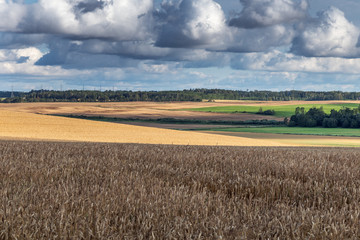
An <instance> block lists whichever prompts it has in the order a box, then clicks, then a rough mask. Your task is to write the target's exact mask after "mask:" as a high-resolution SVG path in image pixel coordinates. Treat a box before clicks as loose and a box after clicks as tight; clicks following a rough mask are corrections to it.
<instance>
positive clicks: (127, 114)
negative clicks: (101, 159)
mask: <svg viewBox="0 0 360 240" xmlns="http://www.w3.org/2000/svg"><path fill="white" fill-rule="evenodd" d="M359 104H360V102H359V101H351V102H350V101H346V102H345V101H326V102H319V101H317V102H316V101H315V102H304V101H290V102H289V101H284V102H264V101H216V102H180V103H179V102H166V103H154V102H127V103H23V104H0V109H2V110H0V123H1V124H0V130H1V131H0V139H24V140H52V141H88V142H118V143H145V144H149V143H150V144H185V145H188V144H191V145H240V146H244V144H245V145H246V146H276V145H278V146H284V145H291V146H345V147H349V146H351V147H353V146H356V147H358V146H360V142H359V141H358V140H357V138H352V139H348V138H347V137H346V136H359V133H358V131H357V129H355V130H349V129H323V128H316V129H315V128H311V129H308V128H301V129H297V128H291V129H289V128H269V129H267V128H252V127H251V128H244V127H246V126H244V125H243V126H242V128H241V129H238V128H237V127H238V126H236V125H231V124H229V123H230V121H247V120H254V119H257V120H261V119H272V120H278V121H281V120H283V118H282V117H274V116H263V115H258V114H252V113H247V114H244V113H237V114H233V113H211V112H193V111H187V110H184V109H199V108H204V107H210V108H214V107H216V108H233V107H237V108H239V107H253V108H254V109H255V110H256V111H257V110H258V109H259V107H260V106H261V107H262V108H263V109H266V108H267V107H268V108H271V109H273V108H275V107H278V108H283V109H285V108H287V109H288V110H287V111H290V110H289V106H292V108H294V107H295V106H306V105H307V106H320V105H322V106H324V109H326V110H329V109H330V108H332V107H333V106H337V107H340V106H347V107H351V106H354V107H355V106H358V105H359ZM4 111H5V112H6V111H9V112H11V113H12V114H16V116H17V117H16V119H17V120H16V121H14V120H13V119H11V117H9V116H11V115H9V114H5V115H8V118H4V117H2V118H1V112H3V113H4ZM34 113H35V114H36V115H34ZM24 114H25V115H24ZM26 114H32V115H31V117H29V118H30V119H37V120H32V121H29V120H26V121H25V120H24V119H25V116H29V115H26ZM43 114H51V115H74V116H89V117H98V116H102V117H109V118H116V119H117V120H116V121H115V120H114V121H115V122H116V123H117V125H116V126H115V125H114V124H113V123H111V124H110V123H109V122H95V121H85V120H80V119H68V118H59V117H56V118H55V117H53V116H43ZM3 115H4V114H3ZM40 118H41V119H47V120H46V121H45V120H41V121H40V120H39V119H40ZM131 119H137V120H135V121H134V120H131ZM159 119H160V120H161V119H174V120H176V119H179V120H180V121H188V120H189V121H190V122H189V123H187V124H180V123H176V122H173V123H171V124H170V123H167V124H166V123H165V124H164V123H163V122H161V121H158V120H159ZM73 120H76V121H73ZM122 120H123V121H122ZM212 120H215V121H220V122H222V121H223V122H227V121H228V122H229V123H228V124H227V125H219V124H216V125H214V124H209V123H206V122H207V121H212ZM4 121H5V123H4ZM64 121H65V122H66V123H65V122H64ZM106 121H113V120H106ZM191 121H200V122H203V123H201V124H200V123H191ZM39 123H41V124H39ZM50 123H51V124H50ZM204 123H206V124H204ZM16 124H18V125H19V126H20V127H18V126H17V125H16ZM109 124H110V125H109ZM229 127H232V129H229ZM219 128H220V129H219ZM221 128H226V129H224V131H227V132H222V131H212V132H206V134H207V135H198V134H199V133H194V132H189V131H187V132H183V131H182V132H179V131H170V132H169V131H165V130H167V129H175V130H196V129H197V130H202V131H204V130H205V129H212V130H222V129H221ZM14 129H15V130H14ZM229 131H232V132H229ZM239 131H241V132H239ZM245 131H246V132H249V133H253V134H250V135H245ZM254 132H255V133H256V132H259V134H255V133H254ZM209 133H211V135H210V136H209ZM274 133H279V134H277V135H274ZM214 134H216V135H215V136H214ZM292 134H295V135H292ZM298 134H312V135H308V136H301V135H298ZM313 134H319V135H326V136H328V137H326V138H314V135H313ZM329 135H331V136H329ZM224 136H231V137H232V138H231V139H230V138H227V139H225V138H224ZM342 136H345V137H342ZM287 140H289V141H287Z"/></svg>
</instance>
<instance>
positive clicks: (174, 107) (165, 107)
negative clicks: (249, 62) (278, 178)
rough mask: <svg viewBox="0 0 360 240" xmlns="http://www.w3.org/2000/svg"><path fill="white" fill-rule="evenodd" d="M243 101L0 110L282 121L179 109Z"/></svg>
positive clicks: (23, 106)
mask: <svg viewBox="0 0 360 240" xmlns="http://www.w3.org/2000/svg"><path fill="white" fill-rule="evenodd" d="M242 103H243V102H239V101H234V102H219V103H217V102H215V103H211V102H210V103H209V102H176V103H169V102H165V103H162V102H160V103H155V102H124V103H20V104H0V109H4V110H9V111H16V112H26V113H37V114H56V115H78V116H79V115H83V116H105V117H116V118H122V119H129V118H130V119H134V118H135V119H161V118H176V119H194V120H222V121H246V120H253V119H258V120H261V119H265V118H266V119H269V120H271V119H274V120H282V119H281V118H278V117H274V116H266V117H265V116H261V115H254V114H241V115H240V114H227V113H204V112H191V111H182V110H181V109H184V108H199V107H206V106H211V107H213V106H216V107H218V106H228V105H238V104H242Z"/></svg>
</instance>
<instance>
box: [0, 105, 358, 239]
mask: <svg viewBox="0 0 360 240" xmlns="http://www.w3.org/2000/svg"><path fill="white" fill-rule="evenodd" d="M208 104H209V105H210V106H212V107H217V106H225V105H224V104H234V105H242V104H253V105H254V106H257V105H256V104H261V105H264V104H265V103H264V102H261V103H256V102H253V103H250V102H233V103H229V102H219V103H124V104H123V103H109V104H103V103H91V104H85V103H82V104H78V103H38V104H35V103H31V104H8V105H0V139H1V140H0V239H359V238H360V228H359V225H360V205H359V199H360V160H359V159H360V149H359V148H344V146H354V147H355V146H356V147H359V146H360V138H357V137H341V136H314V135H312V136H310V135H294V134H299V133H307V132H304V131H306V130H307V129H305V128H301V129H297V128H285V127H283V128H275V127H274V128H271V129H270V128H254V127H252V128H238V127H236V126H232V125H211V124H161V123H157V122H156V121H155V122H146V121H145V122H144V121H140V122H138V121H134V122H129V119H128V118H132V117H134V116H137V117H139V118H140V119H158V118H162V117H164V116H167V117H169V116H170V117H174V118H175V119H176V118H179V119H205V120H209V119H213V117H216V118H217V119H219V120H224V119H225V120H227V119H238V118H240V119H241V118H242V117H243V116H242V114H231V113H203V112H197V113H195V115H192V114H194V112H191V111H182V110H179V109H183V108H184V107H189V106H192V107H194V108H196V107H203V106H208ZM267 104H268V105H270V103H267ZM278 104H279V106H282V105H284V104H283V103H278ZM298 104H302V103H298ZM174 110H176V111H174ZM44 114H64V115H67V114H73V115H87V116H111V117H117V118H124V120H126V119H128V120H127V121H125V122H123V123H111V122H101V121H91V120H84V119H75V118H67V117H59V116H49V115H44ZM137 114H138V115H137ZM200 115H203V117H202V118H201V116H200ZM238 115H239V116H238ZM245 116H246V118H247V117H249V116H259V115H254V114H245ZM192 117H194V118H192ZM235 117H236V118H235ZM260 117H263V116H260ZM125 123H126V124H125ZM225 127H226V128H225ZM229 127H232V128H229ZM196 128H199V129H201V128H208V129H212V130H221V131H202V132H199V131H189V129H196ZM173 129H183V130H185V129H188V130H187V131H177V130H173ZM269 129H270V130H269ZM309 130H310V131H311V133H312V134H314V133H319V134H320V133H321V132H323V130H324V129H315V128H312V129H309ZM344 130H345V129H344ZM246 131H247V132H246ZM251 131H252V132H251ZM256 131H257V132H256ZM266 131H268V133H267V132H266ZM276 131H278V133H286V132H284V131H293V132H291V133H292V134H274V132H276ZM281 131H283V132H281ZM326 131H329V132H328V133H327V134H336V132H335V131H339V129H326ZM330 131H332V132H330ZM338 133H340V134H342V135H344V134H348V135H350V134H356V135H357V136H360V132H358V131H357V130H353V129H352V130H351V132H346V131H343V129H341V130H340V132H338ZM358 134H359V135H358ZM294 146H296V147H294ZM303 146H312V147H303ZM315 146H327V148H322V147H315ZM329 146H331V148H329ZM336 146H341V147H342V148H336Z"/></svg>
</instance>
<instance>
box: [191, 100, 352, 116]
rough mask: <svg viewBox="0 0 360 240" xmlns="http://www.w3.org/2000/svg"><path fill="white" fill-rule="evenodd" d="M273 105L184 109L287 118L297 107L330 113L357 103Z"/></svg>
mask: <svg viewBox="0 0 360 240" xmlns="http://www.w3.org/2000/svg"><path fill="white" fill-rule="evenodd" d="M273 104H274V105H269V104H265V105H264V106H261V105H259V106H246V105H238V106H219V107H204V108H192V109H186V110H189V111H194V112H212V113H252V114H255V113H257V112H258V111H259V109H260V108H262V110H263V111H266V110H275V116H277V117H289V116H291V115H293V114H294V113H295V109H296V108H297V107H300V108H302V107H303V108H304V109H305V111H308V110H309V109H310V108H313V107H316V108H320V107H322V108H323V109H324V112H325V113H330V111H331V110H332V109H335V110H339V109H341V108H344V107H348V108H357V107H358V106H359V104H358V103H339V104H326V103H324V104H296V105H276V103H273Z"/></svg>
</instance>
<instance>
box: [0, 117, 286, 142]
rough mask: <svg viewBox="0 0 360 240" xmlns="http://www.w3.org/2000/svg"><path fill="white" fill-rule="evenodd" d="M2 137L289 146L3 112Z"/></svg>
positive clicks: (0, 127) (1, 121)
mask: <svg viewBox="0 0 360 240" xmlns="http://www.w3.org/2000/svg"><path fill="white" fill-rule="evenodd" d="M0 138H2V139H6V138H7V139H11V138H12V139H32V140H33V139H37V140H61V141H87V142H114V143H151V144H179V145H229V146H285V145H286V144H281V143H276V142H271V141H266V140H254V139H250V138H241V137H231V136H221V135H213V134H204V133H196V132H185V131H176V130H168V129H160V128H151V127H142V126H132V125H126V124H118V123H107V122H97V121H89V120H81V119H71V118H65V117H55V116H45V115H39V114H32V113H20V112H13V111H6V110H0Z"/></svg>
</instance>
